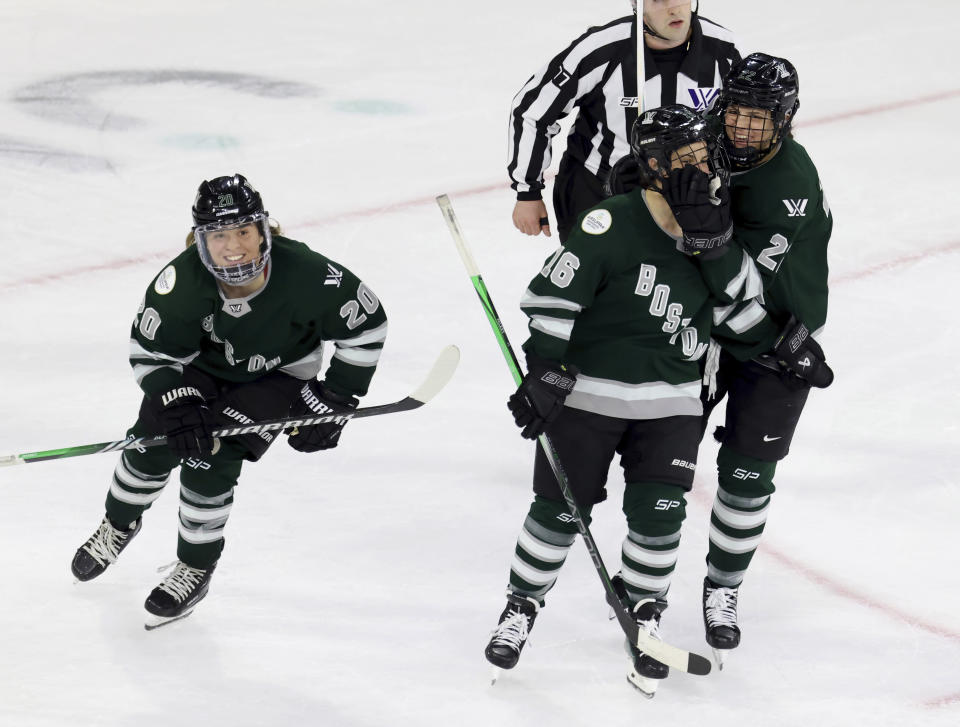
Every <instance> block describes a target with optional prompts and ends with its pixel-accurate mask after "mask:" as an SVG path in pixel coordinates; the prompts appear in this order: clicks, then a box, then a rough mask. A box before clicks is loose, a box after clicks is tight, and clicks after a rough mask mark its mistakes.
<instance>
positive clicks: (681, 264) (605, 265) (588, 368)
mask: <svg viewBox="0 0 960 727" xmlns="http://www.w3.org/2000/svg"><path fill="white" fill-rule="evenodd" d="M644 194H645V193H644V191H643V190H641V189H639V188H638V189H635V190H633V191H632V192H629V193H627V194H623V195H618V196H616V197H611V198H610V199H608V200H605V201H604V202H603V203H601V204H600V205H599V206H597V207H594V208H593V209H592V210H590V211H588V212H587V213H585V214H584V215H583V216H582V217H581V221H580V224H579V226H578V227H576V228H574V230H573V232H572V233H571V235H570V237H569V239H568V240H567V241H566V243H565V245H564V246H563V247H561V248H560V249H558V250H557V251H556V252H555V253H554V254H553V255H552V256H551V257H550V258H549V259H548V260H547V261H546V262H545V264H544V266H543V269H542V270H541V271H540V273H539V274H538V275H537V276H536V277H534V279H533V280H532V281H531V282H530V285H529V287H528V289H527V290H526V292H525V293H524V295H523V299H522V300H521V304H520V305H521V308H522V310H523V311H524V313H526V315H527V316H528V317H529V319H530V320H529V330H530V338H529V339H528V340H527V342H526V343H525V344H524V348H525V349H526V350H527V351H531V352H533V353H535V354H536V355H538V356H541V357H544V358H548V359H553V360H557V361H563V362H564V363H567V364H573V365H575V366H576V367H578V368H579V369H580V374H579V376H578V378H577V383H576V386H575V387H574V390H573V392H572V393H571V394H570V395H569V396H568V397H567V400H566V405H567V406H569V407H572V408H575V409H582V410H585V411H591V412H595V413H598V414H604V415H607V416H613V417H619V418H623V419H657V418H661V417H668V416H674V415H681V414H687V415H695V416H698V415H700V414H701V413H702V407H701V404H700V366H699V363H698V360H699V359H700V358H701V356H702V355H703V354H704V352H705V351H706V349H707V343H708V340H709V337H710V323H711V315H712V311H713V307H714V305H713V304H714V301H713V300H712V298H711V295H710V291H709V290H708V288H707V286H706V284H705V283H704V280H703V278H702V277H701V274H700V270H699V269H698V266H697V265H696V264H695V263H694V262H693V261H692V260H691V259H690V258H688V257H686V256H684V255H683V254H682V253H680V252H678V250H677V241H676V240H675V239H674V238H673V237H671V236H670V235H668V234H667V233H665V232H664V231H663V230H662V229H661V228H660V227H659V226H658V225H657V223H656V222H655V221H654V219H653V217H652V216H651V215H650V212H649V210H648V209H647V206H646V203H645V201H644V196H643V195H644Z"/></svg>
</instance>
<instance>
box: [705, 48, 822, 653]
mask: <svg viewBox="0 0 960 727" xmlns="http://www.w3.org/2000/svg"><path fill="white" fill-rule="evenodd" d="M798 106H799V82H798V79H797V73H796V70H795V69H794V67H793V65H792V64H791V63H790V62H789V61H787V60H786V59H783V58H776V57H773V56H769V55H766V54H763V53H754V54H751V55H750V56H748V57H747V58H745V59H743V61H741V62H740V63H738V64H736V65H735V66H734V68H733V69H732V70H731V71H730V74H729V75H728V76H727V78H726V79H725V81H724V89H723V91H722V92H721V94H720V96H719V97H718V99H717V102H716V103H715V105H714V106H713V107H712V109H711V111H710V112H709V113H708V122H709V123H711V124H712V125H714V127H715V128H717V129H718V131H719V132H720V134H721V138H722V140H723V146H724V148H725V150H726V153H727V155H728V157H729V159H730V162H731V167H732V170H733V176H732V180H731V210H732V213H733V221H734V240H735V243H736V244H737V245H739V246H740V247H742V249H743V251H744V256H743V259H742V260H738V259H737V257H736V256H734V255H729V256H727V257H725V258H721V259H720V260H719V261H717V262H716V263H711V264H710V265H709V266H708V265H704V266H703V270H704V274H705V275H707V276H709V275H710V274H712V273H716V274H719V275H721V276H725V277H729V275H730V273H731V272H732V269H731V268H730V267H729V266H733V268H737V267H739V268H740V270H741V276H740V278H739V280H740V281H741V282H742V283H743V284H744V285H749V284H754V285H756V284H758V283H759V284H760V285H761V286H762V289H763V294H762V297H759V298H757V299H756V301H755V302H754V303H753V304H752V305H751V306H749V307H747V308H746V309H740V310H737V311H734V310H733V309H732V308H728V307H721V308H719V309H718V310H717V314H716V316H715V319H714V321H715V327H714V329H713V333H712V335H713V337H714V339H715V340H716V341H718V342H719V343H720V344H721V345H722V351H721V352H720V355H719V360H718V362H717V363H718V365H719V369H718V370H716V371H715V381H716V388H715V390H713V388H712V387H711V388H708V389H705V391H704V397H703V399H704V415H703V428H704V431H705V430H706V427H707V420H708V418H709V416H710V412H711V411H712V410H713V409H714V407H716V406H717V404H718V403H719V402H720V401H721V400H722V399H723V397H724V396H726V399H727V406H726V419H725V424H724V426H723V427H721V428H718V430H717V433H716V435H715V436H716V438H717V439H718V440H719V441H720V442H721V446H720V451H719V454H718V456H717V470H718V476H719V487H718V489H717V494H716V499H715V501H714V505H713V509H712V514H711V527H710V546H709V554H708V556H707V576H706V578H705V580H704V586H703V618H704V625H705V629H706V638H707V642H708V643H709V644H710V645H711V646H712V647H713V648H714V652H715V655H716V657H717V661H718V662H719V663H720V665H721V666H722V661H723V653H724V652H725V651H726V650H729V649H733V648H735V647H736V646H737V645H738V644H739V642H740V627H739V623H738V619H737V601H738V596H739V588H740V584H741V582H742V581H743V578H744V575H745V573H746V570H747V567H748V565H749V564H750V559H751V558H752V556H753V554H754V552H755V550H756V548H757V545H758V543H759V541H760V537H761V534H762V532H763V530H764V525H765V523H766V519H767V513H768V511H769V504H770V496H771V495H772V494H773V492H774V490H775V487H774V483H773V477H774V473H775V471H776V468H777V463H778V462H779V461H780V460H782V459H783V458H784V457H786V455H787V453H788V451H789V449H790V443H791V440H792V439H793V435H794V432H795V430H796V427H797V423H798V421H799V418H800V414H801V412H802V411H803V407H804V404H805V403H806V400H807V395H808V394H809V391H810V388H811V387H819V388H823V387H826V386H829V385H830V383H831V382H832V381H833V372H832V371H831V370H830V367H829V366H827V364H826V361H825V359H824V354H823V350H822V348H821V347H820V345H819V344H818V343H817V341H816V340H815V338H816V337H817V336H818V335H819V332H820V331H821V330H822V329H823V326H824V324H825V322H826V318H827V243H828V241H829V240H830V233H831V230H832V227H833V218H832V216H831V214H830V208H829V206H828V205H827V201H826V198H825V197H824V194H823V191H822V189H821V186H820V180H819V176H818V174H817V169H816V167H815V166H814V165H813V162H812V161H811V160H810V157H809V156H808V155H807V152H806V151H805V150H804V148H803V147H802V146H801V145H800V144H798V143H797V142H796V141H795V140H794V139H793V138H792V134H791V132H790V126H791V123H792V121H793V119H794V118H795V116H796V112H797V108H798ZM725 265H726V266H728V269H727V270H726V271H724V270H723V268H724V266H725ZM750 281H753V282H752V283H751V282H750ZM732 292H735V291H732ZM761 302H762V309H761V305H760V304H761ZM764 312H766V314H767V315H768V316H769V317H770V318H771V319H772V321H773V322H774V324H775V325H774V326H773V329H774V330H775V331H777V333H775V334H767V335H763V336H759V337H757V336H755V335H753V331H751V332H750V334H749V335H745V330H746V329H747V328H749V327H750V326H751V325H752V322H753V321H754V320H755V319H756V318H757V316H761V315H763V314H764ZM710 368H715V367H710ZM708 373H714V372H713V371H709V372H708Z"/></svg>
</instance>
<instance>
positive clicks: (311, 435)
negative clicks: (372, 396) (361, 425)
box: [286, 379, 360, 452]
mask: <svg viewBox="0 0 960 727" xmlns="http://www.w3.org/2000/svg"><path fill="white" fill-rule="evenodd" d="M359 403H360V400H359V399H357V397H355V396H344V395H342V394H338V393H336V392H334V391H331V390H330V389H328V388H326V387H325V386H324V385H323V382H321V381H317V380H316V379H313V380H312V381H308V382H307V383H305V384H304V385H303V388H302V389H300V399H299V400H298V401H296V402H294V404H293V406H291V407H290V416H295V417H299V416H302V417H309V416H325V415H328V414H336V415H342V414H349V413H350V412H352V411H353V410H354V409H356V408H357V404H359ZM348 421H350V418H349V417H343V416H337V418H336V419H333V420H332V421H329V422H323V423H321V424H311V425H309V426H305V427H297V428H296V429H288V430H286V432H287V435H288V436H287V444H289V445H290V446H291V447H293V448H294V449H295V450H297V451H298V452H319V451H320V450H321V449H333V448H334V447H336V446H337V444H338V443H339V442H340V432H342V431H343V428H344V427H345V426H346V425H347V422H348Z"/></svg>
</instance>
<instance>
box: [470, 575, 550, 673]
mask: <svg viewBox="0 0 960 727" xmlns="http://www.w3.org/2000/svg"><path fill="white" fill-rule="evenodd" d="M539 611H540V603H539V602H538V601H537V600H536V599H535V598H531V597H529V596H523V595H521V594H519V593H508V594H507V607H506V608H504V609H503V613H501V614H500V622H499V623H498V624H497V628H495V629H494V630H493V632H492V633H491V635H490V643H488V644H487V648H486V650H485V651H484V652H483V653H484V655H485V656H486V657H487V661H489V662H490V663H491V664H493V666H494V672H493V677H492V682H491V683H493V682H496V680H497V676H498V675H499V673H500V672H499V671H498V670H499V669H513V667H515V666H516V665H517V662H518V661H519V660H520V652H521V651H522V650H523V645H524V644H526V643H527V637H528V636H529V635H530V629H532V628H533V622H534V621H535V620H536V618H537V613H538V612H539Z"/></svg>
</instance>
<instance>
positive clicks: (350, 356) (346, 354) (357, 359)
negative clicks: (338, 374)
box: [333, 348, 383, 366]
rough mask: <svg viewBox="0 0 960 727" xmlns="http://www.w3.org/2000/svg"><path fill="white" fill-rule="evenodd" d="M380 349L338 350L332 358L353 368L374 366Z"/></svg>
mask: <svg viewBox="0 0 960 727" xmlns="http://www.w3.org/2000/svg"><path fill="white" fill-rule="evenodd" d="M382 350H383V349H382V348H338V349H337V351H336V353H334V354H333V357H334V358H337V359H340V360H341V361H343V362H344V363H348V364H353V365H354V366H376V365H377V362H378V361H379V360H380V352H381V351H382Z"/></svg>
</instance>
